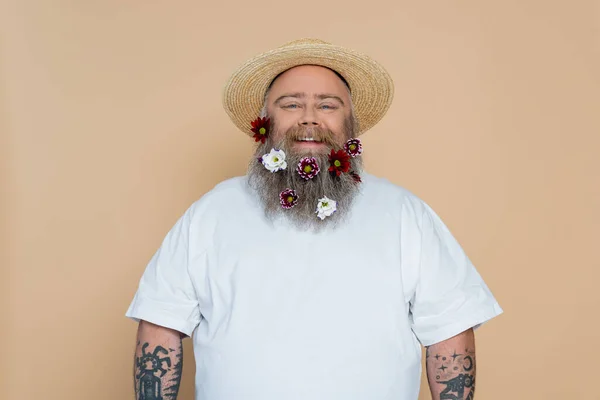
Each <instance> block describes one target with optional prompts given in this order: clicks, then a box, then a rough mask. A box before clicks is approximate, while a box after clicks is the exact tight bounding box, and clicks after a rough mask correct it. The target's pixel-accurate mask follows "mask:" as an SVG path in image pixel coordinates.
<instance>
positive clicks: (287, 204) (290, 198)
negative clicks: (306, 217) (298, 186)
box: [279, 189, 298, 210]
mask: <svg viewBox="0 0 600 400" xmlns="http://www.w3.org/2000/svg"><path fill="white" fill-rule="evenodd" d="M279 203H280V204H281V207H283V208H285V209H286V210H287V209H290V208H292V207H294V206H295V205H296V204H298V195H297V194H296V191H295V190H294V189H285V190H284V191H283V192H281V193H279Z"/></svg>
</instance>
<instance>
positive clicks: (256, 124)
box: [250, 117, 271, 143]
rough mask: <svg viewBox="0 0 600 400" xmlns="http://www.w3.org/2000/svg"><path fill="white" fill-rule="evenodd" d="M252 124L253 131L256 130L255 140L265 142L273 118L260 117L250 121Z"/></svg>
mask: <svg viewBox="0 0 600 400" xmlns="http://www.w3.org/2000/svg"><path fill="white" fill-rule="evenodd" d="M250 124H251V125H252V129H250V130H251V131H252V132H254V136H253V138H254V141H256V142H261V143H264V142H265V141H266V140H267V137H268V136H269V128H270V126H271V120H270V119H269V118H267V117H265V118H260V117H258V118H257V119H255V120H254V121H252V122H251V123H250Z"/></svg>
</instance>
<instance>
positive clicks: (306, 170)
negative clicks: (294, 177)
mask: <svg viewBox="0 0 600 400" xmlns="http://www.w3.org/2000/svg"><path fill="white" fill-rule="evenodd" d="M310 171H312V167H311V166H310V165H307V166H305V167H304V172H310Z"/></svg>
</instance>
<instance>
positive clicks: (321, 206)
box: [315, 196, 337, 220]
mask: <svg viewBox="0 0 600 400" xmlns="http://www.w3.org/2000/svg"><path fill="white" fill-rule="evenodd" d="M335 210H337V202H336V201H335V200H331V199H330V198H328V197H327V196H325V197H323V198H322V199H319V202H318V203H317V211H315V212H316V214H317V217H319V219H321V220H324V219H325V218H326V217H329V216H331V215H332V214H333V213H334V212H335Z"/></svg>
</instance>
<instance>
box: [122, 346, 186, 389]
mask: <svg viewBox="0 0 600 400" xmlns="http://www.w3.org/2000/svg"><path fill="white" fill-rule="evenodd" d="M138 346H139V342H138ZM148 346H150V344H149V343H144V344H143V346H142V354H141V357H136V361H135V372H134V374H135V382H136V385H135V395H136V399H137V400H169V399H170V400H175V399H176V398H177V393H178V392H179V385H180V383H181V373H182V370H183V349H182V348H181V343H180V346H179V349H177V350H175V349H171V348H169V350H167V349H165V348H164V347H162V346H156V347H155V348H154V351H153V352H147V351H146V349H147V348H148ZM170 353H174V354H172V355H170ZM163 355H164V356H165V357H163ZM173 359H174V360H175V364H174V365H173V367H172V368H171V361H172V360H173ZM167 374H168V376H167V377H166V378H164V379H162V378H163V377H165V375H167Z"/></svg>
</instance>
